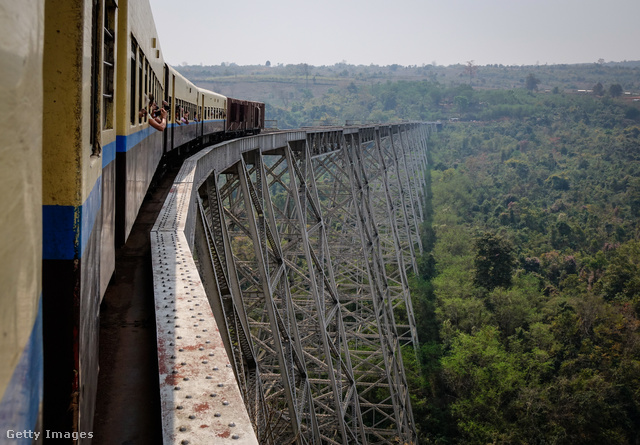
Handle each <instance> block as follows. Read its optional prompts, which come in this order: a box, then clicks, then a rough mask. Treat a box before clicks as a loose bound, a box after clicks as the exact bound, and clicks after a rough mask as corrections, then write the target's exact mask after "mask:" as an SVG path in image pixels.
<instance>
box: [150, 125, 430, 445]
mask: <svg viewBox="0 0 640 445" xmlns="http://www.w3.org/2000/svg"><path fill="white" fill-rule="evenodd" d="M434 128H435V124H431V123H402V124H396V125H375V126H363V127H356V126H354V127H325V128H306V129H301V130H296V131H282V132H273V133H266V134H262V135H259V136H255V137H249V138H243V139H239V140H235V141H230V142H227V143H224V144H220V145H216V146H214V147H210V148H207V149H204V150H202V151H201V152H199V153H198V154H196V155H195V156H193V157H191V158H189V159H187V160H186V161H185V162H184V164H183V166H182V169H181V170H180V172H179V173H178V176H177V178H176V180H175V182H174V183H173V185H172V187H171V190H170V191H169V194H168V197H167V199H166V201H165V203H164V206H163V208H162V211H161V212H160V216H159V218H158V220H157V221H156V223H155V225H154V227H153V229H152V230H151V235H150V236H151V252H152V263H153V285H154V296H155V308H156V331H157V343H158V363H159V368H158V369H159V381H160V399H161V400H160V404H161V411H162V430H163V437H164V442H165V443H176V444H187V443H189V444H196V443H226V442H227V441H228V442H229V443H246V444H256V443H259V444H288V443H298V444H320V443H326V444H396V443H403V444H404V443H415V442H416V432H415V422H414V419H413V415H412V411H411V401H410V395H409V391H408V387H407V379H406V375H405V370H404V367H403V362H402V355H403V354H414V353H415V351H417V347H418V338H417V334H416V324H415V320H414V312H413V308H412V302H411V295H410V292H409V284H408V276H409V275H410V274H412V273H414V272H415V271H416V269H417V266H416V257H417V255H418V254H419V253H420V252H421V250H422V245H421V240H420V236H419V226H420V223H421V221H422V219H423V207H422V206H423V198H424V185H425V170H426V168H427V138H428V136H429V134H430V132H431V131H433V130H434Z"/></svg>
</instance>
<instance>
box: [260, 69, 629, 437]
mask: <svg viewBox="0 0 640 445" xmlns="http://www.w3.org/2000/svg"><path fill="white" fill-rule="evenodd" d="M466 68H469V67H465V66H460V67H458V71H456V72H455V73H457V74H452V75H449V76H442V75H440V74H437V75H435V76H433V75H431V74H430V73H429V72H428V71H429V70H428V69H427V70H425V72H424V73H423V75H422V77H421V78H417V79H406V78H405V79H396V78H393V77H387V78H385V77H383V78H381V79H378V80H376V81H375V82H374V81H371V79H370V78H368V77H366V76H363V75H361V76H360V77H358V75H357V74H356V75H355V76H351V75H350V73H349V72H347V74H346V76H343V77H345V78H344V79H342V80H343V83H342V84H338V83H335V84H332V85H331V86H330V87H328V88H327V89H326V91H325V92H319V91H318V90H312V89H311V88H306V87H304V86H302V87H300V88H298V90H297V92H296V93H295V94H294V95H293V96H290V97H288V99H287V98H285V97H284V96H283V97H281V98H280V99H278V98H274V99H273V100H266V101H267V104H268V108H267V118H268V119H277V121H278V126H279V127H281V128H293V127H298V126H302V125H311V124H314V123H315V124H317V123H327V124H328V123H336V122H341V121H349V120H354V121H358V122H393V121H400V120H413V121H416V120H418V121H435V120H440V121H441V122H443V124H444V125H443V126H442V129H441V131H439V132H437V133H435V134H432V135H431V137H430V140H429V147H430V151H429V164H430V169H429V171H428V172H427V178H428V184H427V188H428V190H427V193H426V196H427V198H426V202H425V203H424V207H425V208H426V209H427V210H426V215H427V218H426V220H425V221H424V222H423V224H422V227H421V236H422V244H423V246H424V251H423V253H422V254H421V256H420V258H419V261H418V263H419V273H417V274H415V275H413V276H412V277H411V282H412V298H413V305H414V310H415V312H416V322H417V325H418V332H419V339H420V351H419V357H418V359H416V358H415V355H414V354H412V353H411V352H410V351H406V353H403V357H404V358H405V361H406V363H405V367H406V369H407V375H408V380H409V384H410V386H411V394H412V405H413V414H414V418H415V421H416V424H417V428H418V432H419V437H420V441H421V443H433V444H539V445H542V444H630V445H631V444H638V443H640V331H639V329H640V321H639V320H640V227H639V225H638V221H640V219H639V217H640V102H639V101H638V100H637V99H638V92H637V91H638V83H637V82H640V72H639V71H638V68H637V65H636V66H629V67H627V66H623V65H620V66H615V67H606V66H599V65H597V64H593V65H589V66H585V67H574V69H573V71H572V70H571V67H566V66H561V67H557V71H554V67H529V68H528V69H523V68H522V67H516V68H514V69H513V70H512V71H509V72H508V73H506V74H505V71H504V70H502V68H501V67H488V68H491V70H490V72H491V73H493V74H492V75H489V74H483V71H484V70H482V69H480V70H478V71H477V72H475V73H474V72H472V70H471V69H466ZM485 68H487V67H485ZM542 68H544V69H545V71H541V70H542ZM345 69H346V68H345ZM582 69H584V70H583V71H581V70H582ZM374 72H375V71H374ZM487 72H489V71H487ZM554 72H556V75H555V76H554V75H553V73H554ZM301 73H302V74H300V73H298V74H299V78H300V79H301V80H300V81H301V82H303V81H304V80H303V79H304V77H305V76H304V71H302V72H301ZM339 73H340V71H339V72H338V74H339ZM501 73H503V74H504V76H506V78H508V79H507V80H505V77H500V76H501ZM576 73H577V74H576ZM307 74H308V73H307ZM343 74H344V73H343ZM312 75H313V73H312ZM482 76H485V77H482ZM306 77H307V83H306V84H302V85H307V86H308V85H309V84H311V85H313V80H309V79H308V76H306ZM482 78H484V79H485V81H484V82H483V81H481V80H480V79H482ZM312 79H313V78H312ZM322 79H324V80H326V79H325V78H324V77H323V78H322ZM322 79H321V80H318V79H316V84H317V83H318V82H320V81H323V80H322ZM509 79H510V80H509ZM576 79H581V80H576ZM580 82H582V83H580ZM634 82H635V83H634ZM634 88H635V93H634V92H633V91H634ZM579 89H584V90H585V91H578V90H579ZM586 90H589V91H588V92H587V91H586ZM627 93H630V94H627ZM281 99H282V100H281ZM284 99H287V100H284ZM634 99H636V100H634ZM285 102H286V105H285Z"/></svg>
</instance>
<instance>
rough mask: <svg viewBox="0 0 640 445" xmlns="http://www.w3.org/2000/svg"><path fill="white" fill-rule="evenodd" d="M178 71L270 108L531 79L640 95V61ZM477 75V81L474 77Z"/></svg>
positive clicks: (514, 84) (543, 85) (520, 83)
mask: <svg viewBox="0 0 640 445" xmlns="http://www.w3.org/2000/svg"><path fill="white" fill-rule="evenodd" d="M177 69H178V71H180V73H182V74H183V75H184V76H186V77H187V78H188V79H190V80H191V81H193V82H194V83H196V84H197V85H199V86H202V87H203V88H208V89H212V90H214V91H216V92H219V93H221V94H225V95H228V96H232V97H233V96H238V97H246V98H249V99H252V100H261V101H264V102H278V101H280V102H283V105H284V102H287V101H288V100H290V99H292V97H290V96H291V93H292V92H293V93H294V96H295V93H296V91H300V90H302V89H307V90H309V91H310V92H311V93H312V94H313V95H314V96H318V95H320V94H324V93H326V92H327V91H328V90H329V89H331V88H334V89H335V88H345V87H347V86H348V85H349V84H351V83H353V84H355V85H356V86H361V85H373V84H378V83H383V82H397V81H400V80H404V81H421V80H429V81H437V82H439V83H440V84H442V85H444V86H454V85H458V84H471V86H473V87H474V88H491V89H493V88H499V89H505V88H506V89H511V88H524V86H525V79H526V77H527V75H529V74H534V75H535V76H536V77H537V78H538V79H540V84H539V89H541V90H545V89H553V88H555V87H558V88H559V89H561V90H564V91H567V90H581V89H591V88H592V87H593V86H594V85H595V84H597V83H598V82H600V83H602V84H603V85H605V86H606V85H609V84H613V83H616V84H620V85H621V86H622V88H623V89H624V90H625V91H628V92H632V93H633V94H640V61H624V62H609V63H585V64H571V65H522V66H515V65H511V66H507V65H484V66H474V65H462V64H458V65H450V66H446V67H445V66H437V65H436V66H434V65H423V66H416V65H413V66H401V65H388V66H378V65H368V66H365V65H349V64H346V63H337V64H335V65H331V66H313V65H307V64H298V65H282V64H280V65H277V66H266V65H249V66H240V65H236V64H223V65H215V66H202V65H184V66H179V67H177ZM470 74H471V76H470Z"/></svg>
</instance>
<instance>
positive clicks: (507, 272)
mask: <svg viewBox="0 0 640 445" xmlns="http://www.w3.org/2000/svg"><path fill="white" fill-rule="evenodd" d="M476 251H477V254H476V257H475V260H474V263H475V266H476V275H475V278H474V283H475V284H476V285H477V286H481V287H484V288H486V289H488V290H493V289H495V288H496V287H504V288H507V287H509V286H510V285H511V274H512V272H513V268H514V266H515V259H514V255H513V247H512V246H511V244H509V243H508V242H507V241H506V240H505V239H503V238H502V237H500V236H498V235H494V234H491V233H485V234H484V235H482V236H481V237H480V238H478V239H477V240H476Z"/></svg>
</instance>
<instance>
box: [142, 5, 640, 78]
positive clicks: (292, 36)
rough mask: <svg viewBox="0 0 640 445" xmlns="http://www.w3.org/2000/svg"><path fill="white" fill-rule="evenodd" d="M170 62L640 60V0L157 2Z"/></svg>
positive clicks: (161, 35) (158, 23)
mask: <svg viewBox="0 0 640 445" xmlns="http://www.w3.org/2000/svg"><path fill="white" fill-rule="evenodd" d="M150 1H151V8H152V9H153V15H154V19H155V22H156V27H157V28H158V33H159V38H160V45H161V47H162V51H163V53H164V57H165V60H167V61H168V62H169V63H170V64H172V65H180V64H182V63H185V62H186V63H188V64H190V65H199V64H201V63H202V64H204V65H219V64H221V63H223V62H225V63H237V64H238V65H264V64H265V62H266V61H267V60H268V61H270V62H271V64H272V65H277V64H278V63H282V64H285V65H286V64H297V63H308V64H310V65H316V66H320V65H334V64H335V63H339V62H343V61H346V62H347V63H349V64H354V65H361V64H362V65H370V64H374V65H391V64H394V63H397V64H399V65H418V66H420V65H423V64H431V63H434V62H435V63H436V64H438V65H452V64H456V63H462V64H466V62H467V61H471V60H473V61H474V63H475V64H476V65H486V64H494V63H501V64H504V65H533V64H536V63H539V64H545V63H548V64H557V63H592V62H597V61H598V59H600V58H602V59H604V60H605V61H606V62H609V61H616V62H619V61H622V60H640V0H606V1H605V0H484V1H480V0H437V1H436V0H322V1H305V0H233V1H231V0H225V1H220V0H181V1H180V0H150Z"/></svg>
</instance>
